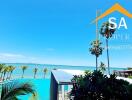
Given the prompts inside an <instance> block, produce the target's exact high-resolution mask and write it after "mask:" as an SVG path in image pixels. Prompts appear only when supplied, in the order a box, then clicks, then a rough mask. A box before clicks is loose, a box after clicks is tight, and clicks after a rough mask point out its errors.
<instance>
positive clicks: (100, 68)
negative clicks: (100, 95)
mask: <svg viewBox="0 0 132 100" xmlns="http://www.w3.org/2000/svg"><path fill="white" fill-rule="evenodd" d="M99 70H100V71H101V72H102V73H103V74H104V72H105V71H106V65H105V64H104V63H103V62H101V63H100V66H99Z"/></svg>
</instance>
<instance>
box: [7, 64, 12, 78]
mask: <svg viewBox="0 0 132 100" xmlns="http://www.w3.org/2000/svg"><path fill="white" fill-rule="evenodd" d="M10 71H11V69H10V66H7V70H6V80H7V79H9V74H10Z"/></svg>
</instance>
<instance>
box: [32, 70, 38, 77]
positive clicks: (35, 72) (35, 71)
mask: <svg viewBox="0 0 132 100" xmlns="http://www.w3.org/2000/svg"><path fill="white" fill-rule="evenodd" d="M37 71H38V68H34V69H33V72H34V78H36V74H37Z"/></svg>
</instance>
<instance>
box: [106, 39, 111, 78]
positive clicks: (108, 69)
mask: <svg viewBox="0 0 132 100" xmlns="http://www.w3.org/2000/svg"><path fill="white" fill-rule="evenodd" d="M108 47H109V45H108V39H106V49H107V61H108V74H109V75H110V61H109V48H108Z"/></svg>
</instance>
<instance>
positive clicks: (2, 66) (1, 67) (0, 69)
mask: <svg viewBox="0 0 132 100" xmlns="http://www.w3.org/2000/svg"><path fill="white" fill-rule="evenodd" d="M4 67H5V64H0V73H1V76H0V79H2V76H3V69H4Z"/></svg>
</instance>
